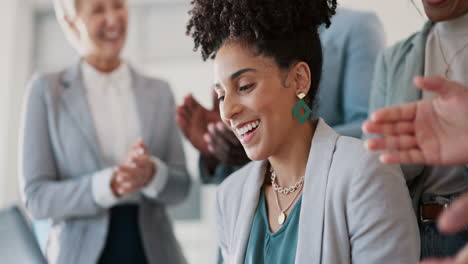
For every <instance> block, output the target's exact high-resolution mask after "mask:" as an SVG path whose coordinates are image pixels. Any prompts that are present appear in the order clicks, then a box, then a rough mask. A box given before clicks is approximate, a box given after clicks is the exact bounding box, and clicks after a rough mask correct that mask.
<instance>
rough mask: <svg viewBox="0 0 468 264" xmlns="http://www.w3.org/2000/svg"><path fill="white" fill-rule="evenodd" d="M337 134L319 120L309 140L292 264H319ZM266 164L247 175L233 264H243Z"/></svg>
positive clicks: (262, 163) (233, 239) (236, 228)
mask: <svg viewBox="0 0 468 264" xmlns="http://www.w3.org/2000/svg"><path fill="white" fill-rule="evenodd" d="M337 140H338V134H337V133H336V132H335V131H334V130H333V129H332V128H330V127H329V126H328V125H327V124H326V123H325V122H324V121H323V119H321V118H320V119H319V121H318V124H317V127H316V129H315V133H314V137H313V139H312V144H311V148H310V151H309V157H308V161H307V166H306V173H305V179H304V190H303V193H302V204H301V216H300V219H299V234H298V241H297V250H296V261H295V263H320V259H321V253H322V238H323V236H322V233H323V221H324V220H323V219H324V210H325V195H326V189H327V182H328V173H329V171H330V166H331V163H332V160H333V153H334V151H335V145H336V141H337ZM266 164H267V161H261V162H256V163H255V164H254V166H253V167H252V169H251V170H250V171H249V172H248V174H249V176H248V177H247V179H246V181H245V183H244V184H245V187H244V188H243V190H244V193H243V194H242V200H241V204H240V207H239V215H238V221H236V226H235V229H234V230H235V231H234V234H233V236H232V241H230V242H231V245H234V248H233V250H234V256H235V259H234V263H244V258H245V252H246V249H247V244H248V239H249V235H250V230H251V228H252V223H253V218H254V215H255V210H256V208H257V205H258V201H259V194H260V188H261V187H262V184H263V182H264V178H263V177H264V175H265V170H266Z"/></svg>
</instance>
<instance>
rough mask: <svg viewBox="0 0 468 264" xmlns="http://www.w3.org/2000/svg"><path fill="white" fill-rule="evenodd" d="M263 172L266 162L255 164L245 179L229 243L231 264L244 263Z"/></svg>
mask: <svg viewBox="0 0 468 264" xmlns="http://www.w3.org/2000/svg"><path fill="white" fill-rule="evenodd" d="M265 170H266V161H260V162H256V163H255V166H254V167H253V168H252V169H251V170H250V171H249V176H248V177H247V179H246V182H245V186H246V188H245V189H244V190H245V192H244V193H243V194H242V201H241V204H240V207H239V215H238V216H237V221H236V227H235V229H234V230H235V232H234V234H233V236H232V241H230V243H231V244H232V245H234V256H235V259H234V262H233V263H239V264H241V263H244V259H245V251H246V250H247V244H248V241H249V235H250V230H251V228H252V223H253V219H254V216H255V210H256V209H257V205H258V201H259V195H260V188H261V187H262V185H263V182H264V175H265Z"/></svg>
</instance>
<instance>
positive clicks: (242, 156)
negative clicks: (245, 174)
mask: <svg viewBox="0 0 468 264" xmlns="http://www.w3.org/2000/svg"><path fill="white" fill-rule="evenodd" d="M203 138H204V140H205V142H206V143H207V145H208V151H209V152H210V153H211V154H212V155H213V156H214V157H215V158H216V159H217V160H219V161H221V162H222V163H223V164H226V165H231V166H239V165H244V164H246V163H247V162H249V161H250V159H249V158H248V157H247V154H246V153H245V150H244V147H242V145H241V143H240V142H239V140H238V139H237V137H236V135H234V133H233V132H232V130H231V128H229V127H227V126H226V125H225V124H224V123H223V122H221V121H219V122H216V123H210V124H208V132H207V133H205V135H204V136H203Z"/></svg>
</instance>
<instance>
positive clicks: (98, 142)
mask: <svg viewBox="0 0 468 264" xmlns="http://www.w3.org/2000/svg"><path fill="white" fill-rule="evenodd" d="M55 4H56V5H55V6H56V13H57V17H58V19H59V21H60V23H61V25H62V26H63V28H64V29H65V32H66V34H67V37H68V39H69V40H70V41H72V44H73V45H74V47H75V48H76V49H77V51H78V52H79V55H80V61H78V62H77V63H75V64H73V65H71V66H70V67H68V68H66V69H63V70H61V71H58V72H54V73H48V74H41V75H37V76H36V77H35V78H34V79H33V81H32V82H31V85H30V87H29V90H28V95H27V102H26V109H25V113H24V120H23V122H24V124H23V127H22V133H23V135H22V137H21V139H22V144H21V153H22V154H21V170H22V172H21V175H20V177H21V180H22V185H21V187H22V196H23V200H24V202H25V206H26V209H27V210H28V212H29V213H30V214H31V215H32V217H34V218H37V219H43V218H49V219H52V228H51V231H50V234H49V238H48V243H47V258H48V260H49V263H67V264H70V263H71V264H73V263H185V259H184V257H183V255H182V252H181V250H180V248H179V246H178V243H177V241H176V238H175V236H174V234H173V230H172V226H171V222H170V220H169V218H168V216H167V213H166V205H168V204H174V203H178V202H180V201H182V200H183V199H184V198H185V197H186V195H187V193H188V190H189V186H190V178H189V175H188V173H187V170H186V167H185V158H184V152H183V149H182V143H181V138H180V135H179V131H178V127H177V125H176V122H175V117H174V99H173V96H172V92H171V89H170V88H169V85H168V84H167V83H166V82H164V81H161V80H158V79H154V78H149V77H146V76H143V75H141V74H139V73H138V72H136V71H135V70H134V69H133V68H132V67H131V66H130V65H129V64H128V63H126V62H125V61H124V60H123V59H122V58H121V56H120V53H121V51H122V48H123V47H124V44H125V39H126V36H127V24H128V9H127V6H126V4H127V3H126V1H125V0H86V1H85V0H59V1H56V3H55Z"/></svg>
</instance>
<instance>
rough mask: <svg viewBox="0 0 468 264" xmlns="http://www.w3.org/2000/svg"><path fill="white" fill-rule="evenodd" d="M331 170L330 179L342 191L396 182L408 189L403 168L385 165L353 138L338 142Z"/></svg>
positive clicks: (342, 137) (342, 138)
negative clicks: (405, 185)
mask: <svg viewBox="0 0 468 264" xmlns="http://www.w3.org/2000/svg"><path fill="white" fill-rule="evenodd" d="M331 167H332V170H331V171H332V172H333V173H331V175H330V178H331V180H332V181H333V182H334V184H335V187H337V188H339V189H347V190H351V189H361V190H365V189H366V188H372V186H381V185H380V184H378V183H384V182H394V181H397V182H399V183H398V184H403V185H404V177H403V174H402V172H401V169H400V167H399V166H396V165H394V166H389V165H385V164H382V163H381V162H380V160H379V154H378V153H375V152H369V151H367V150H366V148H365V147H364V143H363V141H362V140H360V139H356V138H352V137H346V136H340V137H339V138H338V140H337V143H336V149H335V153H334V155H333V161H332V165H331Z"/></svg>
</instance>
